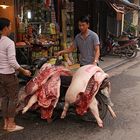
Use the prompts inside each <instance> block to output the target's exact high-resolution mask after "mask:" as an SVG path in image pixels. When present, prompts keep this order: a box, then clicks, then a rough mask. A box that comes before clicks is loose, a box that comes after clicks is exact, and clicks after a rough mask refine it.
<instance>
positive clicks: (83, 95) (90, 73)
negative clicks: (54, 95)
mask: <svg viewBox="0 0 140 140" xmlns="http://www.w3.org/2000/svg"><path fill="white" fill-rule="evenodd" d="M107 77H108V74H106V73H105V72H104V71H103V70H102V69H101V68H99V67H98V66H96V65H86V66H83V67H80V68H79V69H78V70H77V71H76V72H75V74H74V75H73V78H72V82H71V84H70V86H69V88H68V90H67V92H66V96H65V106H64V109H63V112H62V114H61V118H64V117H65V116H66V112H67V110H68V107H69V105H70V104H73V103H74V104H75V105H78V108H77V109H76V112H77V113H78V114H80V115H83V113H86V111H87V109H88V108H89V109H90V110H91V112H92V114H93V115H94V116H95V118H96V120H97V123H98V125H99V127H103V122H102V120H101V119H100V117H99V111H98V107H97V104H98V103H97V100H96V98H95V95H96V94H97V92H98V90H99V87H100V85H101V84H102V81H103V80H104V79H105V78H107ZM88 83H89V84H88ZM87 85H88V86H87ZM91 86H92V87H91ZM89 90H93V91H92V94H91V91H89ZM82 100H83V101H82ZM85 100H87V101H86V103H82V102H85ZM84 104H85V105H84ZM82 105H84V106H87V107H85V108H83V107H84V106H82ZM80 106H81V108H80ZM84 109H85V110H84Z"/></svg>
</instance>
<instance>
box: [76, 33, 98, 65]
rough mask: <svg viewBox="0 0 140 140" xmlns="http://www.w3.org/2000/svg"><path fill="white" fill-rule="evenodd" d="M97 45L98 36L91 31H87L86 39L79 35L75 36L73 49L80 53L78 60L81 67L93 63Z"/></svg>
mask: <svg viewBox="0 0 140 140" xmlns="http://www.w3.org/2000/svg"><path fill="white" fill-rule="evenodd" d="M99 44H100V42H99V37H98V35H97V34H96V33H95V32H93V31H91V30H88V35H87V37H86V39H84V38H83V37H82V35H81V33H79V34H77V35H76V37H75V39H74V47H75V48H78V49H79V51H80V58H79V59H80V64H81V65H88V64H92V63H93V61H94V57H95V47H96V46H97V45H99Z"/></svg>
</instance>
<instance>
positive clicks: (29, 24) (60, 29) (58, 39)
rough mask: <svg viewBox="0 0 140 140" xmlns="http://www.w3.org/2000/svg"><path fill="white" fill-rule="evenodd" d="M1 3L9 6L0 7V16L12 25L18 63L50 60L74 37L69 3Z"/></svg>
mask: <svg viewBox="0 0 140 140" xmlns="http://www.w3.org/2000/svg"><path fill="white" fill-rule="evenodd" d="M1 4H5V5H8V7H6V8H3V7H0V16H1V17H7V18H9V19H10V20H11V22H12V25H13V26H12V33H11V35H10V36H9V37H10V38H11V39H12V40H14V41H15V44H16V51H17V60H18V62H19V63H20V64H31V63H32V61H33V60H35V59H38V58H41V57H53V56H54V53H55V52H57V51H59V50H61V49H64V48H65V47H67V46H69V45H70V43H71V41H72V40H73V38H74V33H73V32H74V28H73V24H74V22H73V20H74V17H73V11H74V7H73V2H71V1H69V0H66V1H63V0H8V1H6V3H5V1H2V2H1ZM75 58H76V57H75ZM65 59H66V60H68V59H69V58H68V56H65Z"/></svg>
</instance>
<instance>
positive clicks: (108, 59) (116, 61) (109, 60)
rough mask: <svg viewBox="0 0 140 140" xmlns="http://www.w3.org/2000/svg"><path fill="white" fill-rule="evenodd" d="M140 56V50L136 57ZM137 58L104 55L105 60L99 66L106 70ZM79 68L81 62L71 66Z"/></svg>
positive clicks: (74, 68) (73, 68)
mask: <svg viewBox="0 0 140 140" xmlns="http://www.w3.org/2000/svg"><path fill="white" fill-rule="evenodd" d="M138 57H140V53H139V52H138V55H137V57H136V58H138ZM136 58H133V59H128V58H126V57H122V58H119V56H104V57H102V59H103V61H100V63H99V66H100V67H101V68H102V69H103V70H104V71H105V72H107V71H109V70H111V69H114V68H116V67H118V66H121V65H123V64H125V63H127V62H129V61H133V60H135V59H136ZM77 68H79V64H75V65H73V66H71V67H70V69H72V70H73V71H75V70H76V69H77Z"/></svg>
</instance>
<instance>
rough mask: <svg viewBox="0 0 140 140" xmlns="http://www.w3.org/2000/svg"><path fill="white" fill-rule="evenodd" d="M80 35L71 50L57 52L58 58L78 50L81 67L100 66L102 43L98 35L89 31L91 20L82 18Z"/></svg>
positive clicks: (85, 17)
mask: <svg viewBox="0 0 140 140" xmlns="http://www.w3.org/2000/svg"><path fill="white" fill-rule="evenodd" d="M78 24H79V29H80V31H81V32H80V33H79V34H77V35H76V37H75V39H74V42H73V44H72V45H71V46H70V48H67V49H65V50H62V51H59V52H57V56H59V55H62V54H64V53H71V52H73V51H74V50H75V49H76V48H78V49H79V51H80V66H84V65H88V64H98V61H99V56H100V47H99V45H100V42H99V37H98V35H97V34H96V33H95V32H93V31H91V30H90V29H89V18H88V17H87V16H84V17H81V18H80V20H79V23H78Z"/></svg>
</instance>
